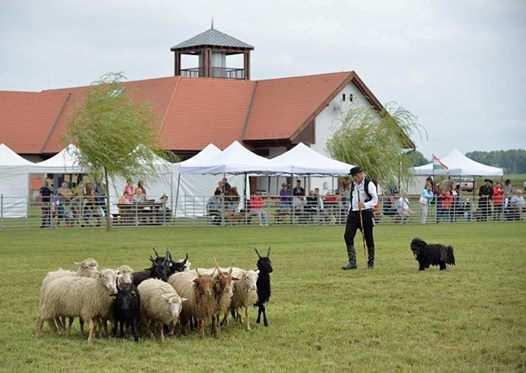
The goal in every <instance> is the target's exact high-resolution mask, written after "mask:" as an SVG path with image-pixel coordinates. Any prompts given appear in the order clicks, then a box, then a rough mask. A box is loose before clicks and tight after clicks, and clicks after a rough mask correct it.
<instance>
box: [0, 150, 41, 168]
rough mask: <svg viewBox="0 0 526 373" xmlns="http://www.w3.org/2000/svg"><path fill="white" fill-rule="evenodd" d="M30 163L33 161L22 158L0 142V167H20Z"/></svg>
mask: <svg viewBox="0 0 526 373" xmlns="http://www.w3.org/2000/svg"><path fill="white" fill-rule="evenodd" d="M32 165H33V162H30V161H28V160H27V159H25V158H22V157H21V156H19V155H18V154H16V153H15V152H14V151H13V150H12V149H11V148H10V147H8V146H7V145H5V144H0V167H20V166H32Z"/></svg>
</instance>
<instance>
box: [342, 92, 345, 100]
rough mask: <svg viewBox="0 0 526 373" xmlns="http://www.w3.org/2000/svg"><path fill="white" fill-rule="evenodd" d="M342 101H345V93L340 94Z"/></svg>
mask: <svg viewBox="0 0 526 373" xmlns="http://www.w3.org/2000/svg"><path fill="white" fill-rule="evenodd" d="M342 101H345V93H343V94H342Z"/></svg>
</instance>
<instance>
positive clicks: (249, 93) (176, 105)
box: [0, 72, 381, 154]
mask: <svg viewBox="0 0 526 373" xmlns="http://www.w3.org/2000/svg"><path fill="white" fill-rule="evenodd" d="M351 80H353V82H356V83H357V85H358V87H359V88H360V89H361V90H362V92H364V94H366V96H368V97H369V99H370V101H371V103H372V104H373V105H376V106H378V105H380V104H379V102H378V100H376V98H375V97H374V96H373V95H372V93H371V92H370V91H369V90H368V89H367V87H365V84H363V82H361V80H360V79H359V78H358V76H357V75H356V74H355V73H354V72H342V73H333V74H322V75H312V76H302V77H293V78H283V79H270V80H260V81H248V80H225V79H213V78H183V77H166V78H156V79H147V80H138V81H130V82H126V83H123V85H124V87H125V89H126V91H127V92H128V94H129V95H130V97H131V98H132V99H133V100H136V101H137V102H148V103H150V104H151V106H152V110H153V112H154V113H155V116H156V122H155V123H154V126H155V127H156V128H157V129H158V131H159V137H160V143H161V146H162V147H163V148H164V149H167V150H176V151H177V150H179V151H183V150H185V151H194V150H200V149H202V148H203V147H205V146H206V145H207V144H208V143H214V144H216V145H217V146H219V147H222V148H224V147H226V146H227V145H228V144H230V143H231V142H232V141H234V140H267V139H272V140H274V139H293V137H294V136H295V135H296V134H297V133H299V132H300V131H301V130H302V129H303V127H304V126H306V125H307V124H308V123H309V122H310V121H311V120H312V119H313V118H314V116H315V115H316V114H317V113H319V112H320V111H321V110H323V108H324V107H325V106H326V105H327V103H328V102H329V101H330V100H331V99H332V98H333V97H334V95H336V94H337V93H338V92H339V90H340V89H341V88H342V87H343V86H344V85H345V84H347V83H348V82H349V81H351ZM88 89H89V86H85V87H75V88H62V89H53V90H45V91H42V92H10V91H0V142H4V143H6V144H7V145H8V146H9V147H11V148H12V149H14V150H15V151H16V152H17V153H22V154H39V153H56V152H58V151H60V150H61V149H62V148H63V147H64V145H65V144H64V143H63V136H64V133H65V130H66V126H67V123H68V121H69V120H70V118H71V114H72V113H73V112H74V110H75V107H76V106H77V105H79V104H81V103H82V101H83V100H84V98H85V95H86V93H87V90H88ZM380 107H381V105H380Z"/></svg>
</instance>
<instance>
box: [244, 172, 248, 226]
mask: <svg viewBox="0 0 526 373" xmlns="http://www.w3.org/2000/svg"><path fill="white" fill-rule="evenodd" d="M247 177H248V175H247V173H246V172H245V173H244V174H243V182H244V191H243V211H244V212H245V225H247V224H248V211H247V208H248V199H247Z"/></svg>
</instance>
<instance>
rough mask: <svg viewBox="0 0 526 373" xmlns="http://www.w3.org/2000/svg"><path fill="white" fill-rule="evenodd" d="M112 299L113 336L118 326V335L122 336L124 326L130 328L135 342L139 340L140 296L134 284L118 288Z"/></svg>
mask: <svg viewBox="0 0 526 373" xmlns="http://www.w3.org/2000/svg"><path fill="white" fill-rule="evenodd" d="M117 289H118V293H117V295H116V296H115V300H114V301H113V336H114V337H115V336H116V334H117V327H120V337H121V338H123V337H124V328H126V330H128V329H131V332H132V335H133V339H134V340H135V342H138V341H139V322H140V317H141V313H140V312H141V298H140V296H139V292H138V291H137V288H136V287H135V286H134V285H131V286H127V287H125V288H120V287H118V285H117Z"/></svg>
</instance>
